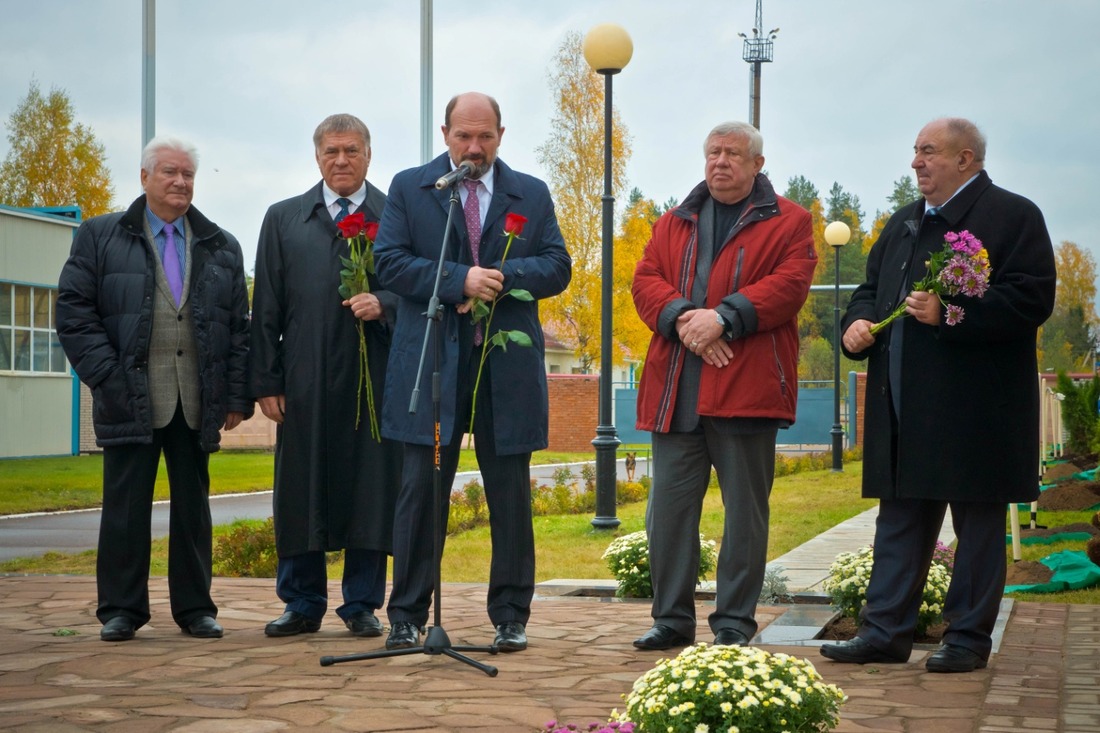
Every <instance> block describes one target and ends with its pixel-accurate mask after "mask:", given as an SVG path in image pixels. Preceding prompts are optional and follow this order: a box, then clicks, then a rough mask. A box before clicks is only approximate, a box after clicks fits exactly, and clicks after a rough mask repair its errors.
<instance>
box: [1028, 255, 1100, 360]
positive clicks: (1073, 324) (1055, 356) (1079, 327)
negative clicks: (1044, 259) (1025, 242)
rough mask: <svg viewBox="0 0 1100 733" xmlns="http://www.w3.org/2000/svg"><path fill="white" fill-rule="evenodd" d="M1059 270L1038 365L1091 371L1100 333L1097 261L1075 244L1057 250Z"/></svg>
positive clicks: (1055, 256) (1056, 258)
mask: <svg viewBox="0 0 1100 733" xmlns="http://www.w3.org/2000/svg"><path fill="white" fill-rule="evenodd" d="M1054 258H1055V264H1056V266H1057V269H1058V284H1057V293H1056V295H1055V299H1054V313H1053V314H1051V316H1050V319H1049V320H1047V322H1046V323H1045V324H1044V325H1043V328H1042V329H1041V330H1040V333H1039V347H1040V348H1039V365H1040V366H1041V367H1043V368H1045V369H1054V370H1056V371H1058V370H1061V371H1069V372H1073V371H1083V370H1088V369H1091V367H1092V364H1091V363H1090V357H1092V356H1094V353H1093V352H1094V350H1095V338H1096V335H1097V332H1098V331H1100V328H1098V326H1100V318H1098V317H1097V314H1096V258H1095V257H1093V255H1092V253H1091V252H1089V251H1088V250H1085V249H1082V248H1081V247H1079V246H1078V245H1077V244H1075V243H1074V242H1068V241H1064V242H1062V243H1061V244H1059V245H1058V247H1057V248H1056V249H1055V250H1054Z"/></svg>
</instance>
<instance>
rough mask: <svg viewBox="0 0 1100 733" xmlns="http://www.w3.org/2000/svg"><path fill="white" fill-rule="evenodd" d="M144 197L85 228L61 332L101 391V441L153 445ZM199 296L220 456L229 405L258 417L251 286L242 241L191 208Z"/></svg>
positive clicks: (208, 398)
mask: <svg viewBox="0 0 1100 733" xmlns="http://www.w3.org/2000/svg"><path fill="white" fill-rule="evenodd" d="M145 206H146V200H145V196H144V195H142V196H139V197H138V198H137V199H136V200H134V202H133V203H132V204H131V205H130V208H129V209H127V210H126V211H125V212H116V213H113V214H104V215H103V216H96V217H92V218H91V219H88V220H87V221H85V222H84V223H83V224H81V225H80V229H78V230H77V233H76V238H75V239H74V240H73V247H72V252H71V254H70V255H69V259H68V261H66V262H65V265H64V267H63V268H62V269H61V276H60V279H59V281H58V295H57V337H58V340H59V341H60V342H61V346H62V348H63V349H65V355H66V356H67V357H68V358H69V362H70V363H71V364H72V365H73V369H75V370H76V373H77V375H78V376H79V377H80V381H82V382H84V383H85V384H87V385H88V387H89V388H90V389H91V390H92V423H93V426H94V428H95V434H96V445H99V446H108V445H125V444H131V443H146V444H148V443H151V442H152V440H153V409H152V404H151V402H150V399H149V373H148V370H147V368H146V364H147V361H148V358H149V341H150V338H151V335H152V331H153V290H154V288H156V271H157V263H156V260H155V259H154V257H153V254H152V253H151V252H150V251H149V247H147V246H146V244H145V229H144V226H145ZM187 221H188V222H190V224H191V229H192V231H193V232H194V242H193V244H192V250H191V256H192V258H193V261H192V265H191V284H190V292H191V295H190V297H189V298H188V305H189V307H190V308H191V318H192V321H193V323H194V326H195V348H196V353H197V354H198V360H199V380H200V382H201V385H200V395H201V399H202V418H201V421H202V422H201V425H200V427H199V443H200V445H201V446H202V449H203V450H204V451H207V452H210V453H213V452H214V451H216V450H218V447H219V444H220V441H221V432H220V431H221V427H222V425H224V424H225V415H226V413H227V412H230V411H233V412H240V413H243V414H244V415H245V417H250V416H251V415H252V409H253V401H252V400H251V399H250V398H249V395H248V390H247V387H246V365H247V363H248V291H247V290H246V289H245V282H244V262H243V259H244V257H243V255H242V254H241V246H240V245H239V244H238V243H237V240H236V239H235V238H234V237H233V235H232V234H230V233H229V232H227V231H225V230H224V229H221V228H220V227H218V225H217V224H215V223H214V222H212V221H210V220H209V219H207V218H206V217H205V216H203V215H202V214H201V213H199V210H198V209H196V208H195V207H194V206H192V207H191V208H190V209H188V210H187Z"/></svg>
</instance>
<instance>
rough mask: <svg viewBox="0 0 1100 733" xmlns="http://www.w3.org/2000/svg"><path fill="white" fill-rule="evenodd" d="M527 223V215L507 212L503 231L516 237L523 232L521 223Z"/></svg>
mask: <svg viewBox="0 0 1100 733" xmlns="http://www.w3.org/2000/svg"><path fill="white" fill-rule="evenodd" d="M526 223H527V217H526V216H524V215H523V214H514V213H508V214H507V215H506V216H505V217H504V233H505V234H511V235H512V236H513V237H518V236H519V235H520V234H522V233H523V225H524V224H526Z"/></svg>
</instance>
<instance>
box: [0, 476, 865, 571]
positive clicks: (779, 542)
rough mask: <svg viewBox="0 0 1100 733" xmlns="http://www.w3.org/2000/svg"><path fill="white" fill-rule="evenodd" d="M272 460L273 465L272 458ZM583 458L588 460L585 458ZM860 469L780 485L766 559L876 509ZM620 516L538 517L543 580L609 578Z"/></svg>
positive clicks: (16, 567)
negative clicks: (596, 523)
mask: <svg viewBox="0 0 1100 733" xmlns="http://www.w3.org/2000/svg"><path fill="white" fill-rule="evenodd" d="M227 455H231V454H227ZM267 458H268V460H270V456H267ZM558 458H559V460H572V461H575V460H578V457H576V456H569V455H564V456H558ZM583 458H588V456H584V457H581V459H583ZM39 460H54V459H39ZM62 460H64V459H62ZM69 460H73V459H69ZM241 463H242V465H243V464H247V463H248V460H247V459H244V458H243V457H242V459H241ZM861 469H862V464H860V463H852V464H849V465H847V466H846V467H845V470H844V472H842V473H833V472H832V471H828V470H825V471H808V472H803V473H799V474H794V475H791V476H783V477H780V478H777V479H776V481H775V486H774V488H773V490H772V498H771V506H772V517H771V518H772V521H771V529H770V534H769V542H768V557H769V558H774V557H777V556H779V555H782V554H783V553H785V552H787V551H788V550H790V549H792V548H794V547H796V546H798V545H800V544H802V543H803V542H805V541H806V540H808V539H810V538H812V537H815V536H816V535H818V534H820V533H821V532H823V531H825V530H826V529H829V528H830V527H832V526H834V525H835V524H837V523H839V522H841V521H843V520H845V519H847V518H848V517H851V516H854V515H855V514H858V513H859V512H862V511H864V510H865V509H867V508H868V507H870V506H872V505H873V504H874V502H873V501H870V500H866V499H861V498H860V496H859V479H860V475H861ZM24 481H27V479H24ZM32 483H33V482H32ZM0 505H2V501H0ZM617 514H618V517H619V519H620V521H621V523H622V524H621V526H620V527H619V528H618V529H617V530H615V531H614V532H610V531H607V530H595V529H593V528H592V526H591V515H587V514H566V515H554V516H538V517H535V520H534V521H535V535H536V552H537V559H536V572H537V577H538V580H540V581H542V580H548V579H551V578H610V577H611V574H610V572H609V571H608V570H607V567H606V565H605V564H604V561H603V559H602V557H601V556H602V555H603V552H604V550H605V549H606V548H607V544H608V542H610V541H611V539H612V538H613V537H615V536H618V535H621V534H627V533H630V532H634V531H637V530H641V529H644V525H645V502H636V503H632V504H627V505H625V506H620V507H619V508H618V511H617ZM722 517H723V509H722V501H721V496H720V494H719V493H718V491H717V489H715V488H712V490H711V491H710V492H709V493H708V494H707V497H706V502H705V505H704V511H703V518H702V522H701V527H700V529H701V531H702V533H703V534H705V535H706V536H707V537H709V538H714V539H717V538H719V537H720V536H721V532H722ZM215 531H216V536H220V535H222V534H224V533H225V532H227V531H228V527H219V528H216V530H215ZM489 545H490V543H489V529H488V527H479V528H476V529H473V530H470V531H466V532H462V533H459V534H457V535H454V536H451V537H449V538H448V539H447V547H446V552H445V553H444V562H443V578H444V580H446V581H449V582H486V581H487V580H488V573H489V552H490V547H489ZM339 571H340V569H339V566H336V567H334V568H333V569H332V570H331V571H330V576H331V577H339ZM0 572H9V573H11V572H19V573H73V574H93V573H94V572H95V552H94V551H89V552H84V553H80V554H76V555H61V554H58V553H48V554H46V555H44V556H42V557H40V558H29V559H23V560H15V561H12V562H9V563H5V564H3V565H0ZM166 572H167V541H166V540H157V541H155V542H154V543H153V560H152V573H153V574H154V575H163V574H165V573H166Z"/></svg>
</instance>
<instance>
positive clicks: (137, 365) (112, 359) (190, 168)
mask: <svg viewBox="0 0 1100 733" xmlns="http://www.w3.org/2000/svg"><path fill="white" fill-rule="evenodd" d="M197 163H198V160H197V154H196V152H195V149H194V147H192V146H191V145H189V144H187V143H184V142H182V141H180V140H176V139H173V138H165V137H158V138H154V139H153V140H151V141H150V142H149V144H148V145H146V146H145V150H144V151H142V156H141V184H142V188H144V190H145V195H144V196H141V197H139V198H138V199H137V200H136V201H134V203H133V204H131V205H130V208H129V209H128V210H127V211H125V212H122V213H114V214H106V215H104V216H97V217H94V218H92V219H89V220H88V221H86V222H84V223H83V224H81V226H80V229H78V230H77V233H76V238H75V239H74V241H73V247H72V252H71V254H70V256H69V259H68V261H67V262H66V263H65V266H64V268H63V269H62V271H61V278H60V283H59V287H58V298H57V333H58V338H59V339H60V341H61V346H62V347H63V348H64V349H65V355H66V356H67V357H68V358H69V361H70V363H72V365H73V369H75V370H76V373H77V375H78V376H79V377H80V379H81V381H82V382H84V383H85V384H87V385H88V387H89V388H91V390H92V402H93V404H92V421H93V423H94V426H95V433H96V444H97V445H99V446H101V447H102V448H103V512H102V519H101V520H100V528H99V554H98V558H97V561H96V582H97V586H98V589H99V607H98V609H97V611H96V615H97V616H98V617H99V620H100V621H101V622H102V623H103V629H102V631H101V632H100V638H102V639H103V640H104V641H126V640H128V639H132V638H133V636H134V632H135V630H136V629H138V628H139V627H141V626H143V625H144V624H145V623H147V622H148V621H149V587H148V586H149V553H150V539H149V537H150V519H151V517H150V515H151V512H152V501H153V487H154V484H155V482H156V476H157V467H158V465H159V463H160V455H161V451H163V452H164V458H165V464H166V466H167V469H168V482H169V487H170V490H171V519H170V526H169V540H168V541H169V545H168V589H169V594H170V596H171V606H172V617H173V619H174V620H175V622H176V623H177V624H178V625H179V627H180V628H181V629H182V630H183V631H184V632H185V633H187V634H190V635H192V636H196V637H203V638H212V637H213V638H216V637H220V636H221V635H222V627H221V626H219V625H218V623H217V621H216V620H215V619H216V617H217V613H218V609H217V607H216V606H215V605H214V602H213V600H212V599H211V597H210V576H211V522H210V505H209V502H208V496H209V491H210V474H209V470H208V464H209V456H210V453H212V452H214V451H216V450H218V444H219V441H220V430H221V428H222V427H223V426H224V427H225V429H226V430H232V429H233V428H235V427H237V425H239V424H240V422H241V421H242V420H244V419H247V418H248V417H250V416H251V415H252V409H253V407H252V400H251V399H249V397H248V390H247V387H246V378H247V377H246V373H247V368H248V363H247V362H248V291H247V288H246V286H245V278H244V264H243V256H242V254H241V247H240V245H239V244H238V243H237V240H236V239H235V238H234V237H233V235H231V234H230V233H229V232H226V231H224V230H223V229H220V228H219V227H218V226H217V225H216V224H214V223H213V222H211V221H210V220H208V219H207V218H206V217H204V216H203V215H202V214H201V213H199V211H198V210H197V209H196V208H194V207H193V206H191V198H192V196H193V194H194V181H195V171H196V168H197Z"/></svg>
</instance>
